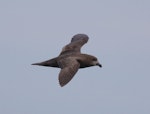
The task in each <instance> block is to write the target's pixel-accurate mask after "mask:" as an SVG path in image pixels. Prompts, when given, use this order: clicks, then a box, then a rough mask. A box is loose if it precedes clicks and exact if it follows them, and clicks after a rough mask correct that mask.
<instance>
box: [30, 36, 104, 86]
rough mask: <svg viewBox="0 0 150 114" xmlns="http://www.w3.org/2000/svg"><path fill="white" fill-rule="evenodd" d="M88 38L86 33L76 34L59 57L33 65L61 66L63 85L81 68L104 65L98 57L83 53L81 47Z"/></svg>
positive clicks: (60, 78)
mask: <svg viewBox="0 0 150 114" xmlns="http://www.w3.org/2000/svg"><path fill="white" fill-rule="evenodd" d="M88 39H89V37H88V36H87V35H86V34H76V35H74V36H73V37H72V39H71V42H70V43H69V44H67V45H66V46H64V47H63V48H62V51H61V53H60V54H59V56H58V57H55V58H52V59H50V60H47V61H44V62H40V63H34V64H32V65H39V66H47V67H57V68H61V70H60V73H59V84H60V86H61V87H63V86H64V85H66V84H67V83H68V82H69V81H70V80H71V79H72V78H73V76H74V75H75V74H76V73H77V71H78V69H79V68H86V67H91V66H99V67H102V65H101V64H100V63H99V62H98V60H97V58H96V57H94V56H92V55H88V54H82V53H81V47H82V46H83V45H84V44H85V43H87V42H88Z"/></svg>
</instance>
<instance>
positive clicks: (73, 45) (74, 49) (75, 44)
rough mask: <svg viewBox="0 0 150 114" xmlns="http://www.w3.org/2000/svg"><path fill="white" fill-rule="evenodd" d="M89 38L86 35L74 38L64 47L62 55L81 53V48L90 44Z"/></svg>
mask: <svg viewBox="0 0 150 114" xmlns="http://www.w3.org/2000/svg"><path fill="white" fill-rule="evenodd" d="M88 39H89V37H88V36H87V35H85V34H77V35H75V36H73V38H72V39H71V42H70V43H69V44H68V45H66V46H65V47H63V49H62V51H61V53H60V55H62V54H66V53H67V54H68V53H80V50H81V47H82V46H83V45H84V44H85V43H87V42H88Z"/></svg>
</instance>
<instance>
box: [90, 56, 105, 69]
mask: <svg viewBox="0 0 150 114" xmlns="http://www.w3.org/2000/svg"><path fill="white" fill-rule="evenodd" d="M91 59H92V65H93V66H99V67H102V65H101V64H100V63H99V61H98V59H97V58H96V57H92V58H91Z"/></svg>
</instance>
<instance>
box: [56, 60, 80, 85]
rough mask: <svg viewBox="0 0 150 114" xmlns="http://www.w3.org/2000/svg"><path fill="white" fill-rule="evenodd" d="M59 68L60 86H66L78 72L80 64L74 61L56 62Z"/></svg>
mask: <svg viewBox="0 0 150 114" xmlns="http://www.w3.org/2000/svg"><path fill="white" fill-rule="evenodd" d="M58 64H59V65H60V67H61V71H60V73H59V84H60V86H62V87H63V86H64V85H66V84H67V83H68V82H69V81H70V80H71V79H72V78H73V76H74V75H75V74H76V72H77V71H78V69H79V67H80V64H79V63H78V62H77V61H76V60H75V59H64V60H61V61H59V62H58Z"/></svg>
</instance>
